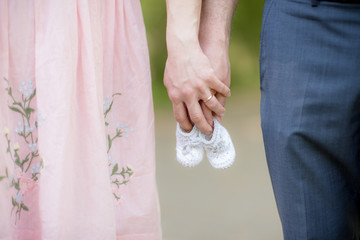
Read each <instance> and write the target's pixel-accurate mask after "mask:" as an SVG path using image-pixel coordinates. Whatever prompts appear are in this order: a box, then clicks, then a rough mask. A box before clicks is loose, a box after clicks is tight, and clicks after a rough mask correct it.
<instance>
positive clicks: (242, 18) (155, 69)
mask: <svg viewBox="0 0 360 240" xmlns="http://www.w3.org/2000/svg"><path fill="white" fill-rule="evenodd" d="M179 1H181V0H179ZM213 1H216V0H213ZM263 3H264V1H263V0H248V1H244V0H239V4H238V7H237V10H236V12H235V16H234V21H233V25H232V33H231V43H230V60H231V66H232V73H231V79H232V83H231V89H232V92H233V93H234V91H236V90H248V89H254V88H257V87H258V85H259V84H258V82H259V74H258V72H259V71H258V69H259V67H258V58H259V39H260V27H261V14H262V7H263ZM141 4H142V8H143V14H144V21H145V25H146V31H147V38H148V43H149V50H150V61H151V71H152V78H153V93H154V102H155V106H156V107H162V106H167V105H170V102H169V100H168V98H167V93H166V89H165V88H164V86H163V73H164V67H165V62H166V57H167V53H166V41H165V27H166V5H165V0H141Z"/></svg>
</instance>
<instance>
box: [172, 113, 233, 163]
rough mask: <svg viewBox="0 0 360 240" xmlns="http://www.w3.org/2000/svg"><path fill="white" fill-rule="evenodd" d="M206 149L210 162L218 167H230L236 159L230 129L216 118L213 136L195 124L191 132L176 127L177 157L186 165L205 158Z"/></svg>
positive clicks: (178, 126)
mask: <svg viewBox="0 0 360 240" xmlns="http://www.w3.org/2000/svg"><path fill="white" fill-rule="evenodd" d="M204 150H205V152H206V156H207V158H208V160H209V162H210V164H211V165H212V166H213V167H214V168H217V169H225V168H228V167H230V166H231V165H232V164H233V163H234V161H235V155H236V154H235V148H234V144H233V143H232V141H231V138H230V135H229V133H228V131H227V130H226V129H225V128H224V127H223V126H222V125H221V124H220V123H219V122H218V121H217V120H216V119H215V118H214V131H213V134H212V136H211V137H208V136H206V135H204V134H203V133H201V132H200V130H199V129H198V128H197V127H196V126H195V125H194V127H193V129H192V130H191V132H185V131H184V130H182V129H181V127H180V125H179V123H178V124H177V127H176V158H177V160H178V162H179V163H180V164H181V165H183V166H185V167H195V166H196V165H198V164H199V163H200V162H201V161H202V160H203V158H204Z"/></svg>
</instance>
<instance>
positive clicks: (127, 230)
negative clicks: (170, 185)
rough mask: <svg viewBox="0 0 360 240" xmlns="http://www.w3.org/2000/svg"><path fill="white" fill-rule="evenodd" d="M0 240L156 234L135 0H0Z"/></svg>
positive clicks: (143, 52) (134, 239)
mask: <svg viewBox="0 0 360 240" xmlns="http://www.w3.org/2000/svg"><path fill="white" fill-rule="evenodd" d="M0 78H1V79H0V128H1V134H0V239H1V240H5V239H6V240H7V239H21V240H27V239H28V240H37V239H49V240H50V239H51V240H52V239H60V240H65V239H66V240H72V239H74V240H75V239H77V240H78V239H86V240H89V239H101V240H106V239H124V240H142V239H161V231H160V220H159V206H158V197H157V189H156V183H155V160H154V120H153V106H152V95H151V80H150V69H149V58H148V49H147V44H146V36H145V28H144V25H143V19H142V13H141V7H140V3H139V1H138V0H91V1H88V0H50V1H49V0H26V1H24V0H1V1H0Z"/></svg>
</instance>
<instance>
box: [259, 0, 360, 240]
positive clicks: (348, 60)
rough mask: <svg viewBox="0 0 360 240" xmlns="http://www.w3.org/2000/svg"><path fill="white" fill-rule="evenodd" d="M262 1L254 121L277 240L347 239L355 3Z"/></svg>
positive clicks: (353, 170) (358, 69)
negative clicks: (277, 222)
mask: <svg viewBox="0 0 360 240" xmlns="http://www.w3.org/2000/svg"><path fill="white" fill-rule="evenodd" d="M311 2H312V1H311V0H265V6H264V14H263V23H262V31H261V51H260V76H261V79H260V81H261V82H260V87H261V120H262V123H261V125H262V130H263V138H264V144H265V151H266V157H267V162H268V167H269V171H270V176H271V181H272V184H273V189H274V193H275V199H276V203H277V207H278V210H279V215H280V219H281V222H282V227H283V234H284V239H285V240H307V239H309V240H310V239H311V240H320V239H321V240H335V239H336V240H353V239H360V238H359V230H360V228H359V227H360V225H359V219H360V215H359V213H360V211H359V209H360V201H359V200H360V198H359V191H360V4H344V3H334V2H319V3H318V4H317V6H313V5H312V4H311Z"/></svg>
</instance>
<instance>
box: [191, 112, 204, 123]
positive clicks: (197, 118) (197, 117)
mask: <svg viewBox="0 0 360 240" xmlns="http://www.w3.org/2000/svg"><path fill="white" fill-rule="evenodd" d="M191 120H192V121H193V122H194V123H200V122H201V120H202V117H201V115H200V114H199V113H194V114H193V115H192V116H191Z"/></svg>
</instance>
